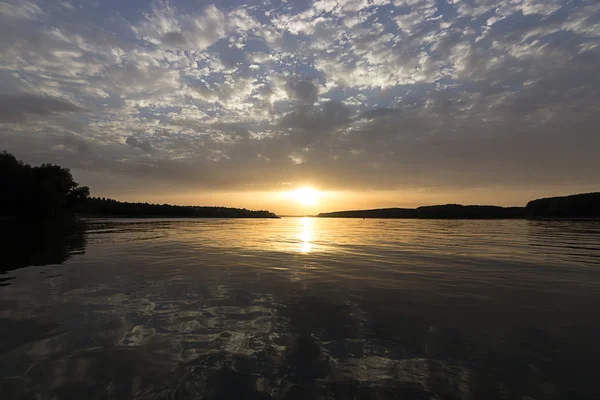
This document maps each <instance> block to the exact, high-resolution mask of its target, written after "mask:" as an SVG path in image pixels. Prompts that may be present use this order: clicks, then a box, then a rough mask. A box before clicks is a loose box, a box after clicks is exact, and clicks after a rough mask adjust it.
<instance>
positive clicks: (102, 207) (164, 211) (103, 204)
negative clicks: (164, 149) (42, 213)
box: [75, 197, 277, 218]
mask: <svg viewBox="0 0 600 400" xmlns="http://www.w3.org/2000/svg"><path fill="white" fill-rule="evenodd" d="M75 211H76V212H78V213H81V214H86V215H102V216H120V217H157V216H160V217H189V218H277V216H276V215H275V214H273V213H272V212H269V211H251V210H246V209H245V208H228V207H196V206H173V205H169V204H148V203H126V202H121V201H116V200H113V199H106V198H103V197H102V198H100V197H92V198H89V199H87V200H86V201H85V202H82V203H79V205H78V206H77V207H75Z"/></svg>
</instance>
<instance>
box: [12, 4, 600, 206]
mask: <svg viewBox="0 0 600 400" xmlns="http://www.w3.org/2000/svg"><path fill="white" fill-rule="evenodd" d="M599 66H600V2H598V1H597V0H590V1H584V0H575V1H558V0H503V1H494V0H466V1H462V0H337V1H334V0H316V1H307V0H303V1H294V0H287V1H270V0H265V1H260V2H258V1H257V2H240V1H237V0H225V1H220V2H217V3H211V2H207V1H200V0H170V1H167V0H157V1H148V0H128V1H122V0H102V1H88V0H8V1H0V149H4V150H7V151H9V152H12V153H13V154H15V156H17V157H18V158H20V159H23V160H24V161H26V162H29V163H32V164H39V163H42V162H51V163H57V164H60V165H62V166H65V167H68V168H71V171H72V172H73V175H74V176H75V179H76V180H77V181H79V182H80V183H81V184H84V185H88V186H89V187H90V188H91V191H92V195H95V196H104V197H113V198H116V199H118V200H127V201H148V202H158V203H164V202H168V203H173V204H188V205H226V206H234V207H246V208H254V209H256V208H259V209H269V210H271V211H275V212H278V213H283V214H303V213H313V212H318V211H334V210H344V209H358V208H377V207H392V206H397V207H412V206H418V205H423V204H442V203H462V204H498V205H524V204H525V203H526V202H527V201H528V200H530V199H533V198H537V197H543V196H552V195H563V194H570V193H579V192H588V191H598V190H600V173H599V172H598V171H600V128H599V127H600V92H599V90H600V68H599ZM301 187H311V188H314V189H315V190H317V191H318V193H319V201H318V202H316V203H315V204H308V205H303V204H300V203H298V202H296V201H295V199H294V198H293V196H290V195H289V192H290V191H293V190H296V189H298V188H301Z"/></svg>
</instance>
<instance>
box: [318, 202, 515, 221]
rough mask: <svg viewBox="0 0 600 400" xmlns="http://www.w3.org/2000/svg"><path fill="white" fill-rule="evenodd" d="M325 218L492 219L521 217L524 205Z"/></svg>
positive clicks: (442, 207)
mask: <svg viewBox="0 0 600 400" xmlns="http://www.w3.org/2000/svg"><path fill="white" fill-rule="evenodd" d="M318 216H319V217H327V218H423V219H427V218H429V219H492V218H522V217H524V216H525V208H524V207H497V206H463V205H460V204H445V205H439V206H422V207H418V208H381V209H375V210H355V211H337V212H331V213H321V214H319V215H318Z"/></svg>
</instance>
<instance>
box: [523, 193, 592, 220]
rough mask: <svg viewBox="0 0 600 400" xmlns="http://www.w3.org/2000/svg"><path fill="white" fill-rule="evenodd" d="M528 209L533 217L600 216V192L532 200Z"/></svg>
mask: <svg viewBox="0 0 600 400" xmlns="http://www.w3.org/2000/svg"><path fill="white" fill-rule="evenodd" d="M526 209H527V213H528V214H529V215H531V216H533V217H544V218H600V192H595V193H582V194H573V195H571V196H562V197H548V198H544V199H537V200H532V201H530V202H529V203H527V207H526Z"/></svg>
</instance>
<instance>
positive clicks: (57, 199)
mask: <svg viewBox="0 0 600 400" xmlns="http://www.w3.org/2000/svg"><path fill="white" fill-rule="evenodd" d="M0 187H1V188H2V191H1V192H0V216H3V217H19V218H22V217H26V218H31V219H36V220H40V219H48V218H57V217H60V216H64V215H68V214H71V213H79V214H87V215H97V216H120V217H193V218H277V216H276V215H275V214H273V213H271V212H269V211H251V210H246V209H240V208H227V207H195V206H172V205H168V204H148V203H124V202H120V201H116V200H112V199H105V198H99V197H92V198H90V189H89V188H88V187H87V186H79V184H78V183H77V182H75V180H74V179H73V176H72V175H71V172H70V171H69V170H68V169H67V168H62V167H60V166H58V165H52V164H42V165H40V166H39V167H32V166H31V165H29V164H25V163H24V162H22V161H19V160H17V159H16V158H15V156H13V155H12V154H9V153H7V152H3V153H0Z"/></svg>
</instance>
